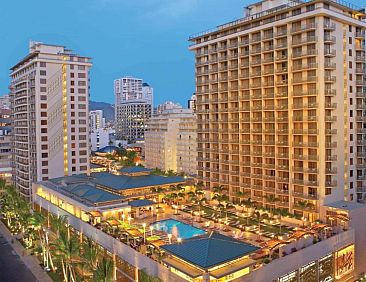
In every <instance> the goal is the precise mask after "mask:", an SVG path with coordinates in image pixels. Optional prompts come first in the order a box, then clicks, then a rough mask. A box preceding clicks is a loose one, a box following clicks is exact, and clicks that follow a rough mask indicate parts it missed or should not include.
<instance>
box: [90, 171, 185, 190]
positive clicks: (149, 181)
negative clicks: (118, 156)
mask: <svg viewBox="0 0 366 282" xmlns="http://www.w3.org/2000/svg"><path fill="white" fill-rule="evenodd" d="M91 176H92V177H93V179H91V181H92V182H93V183H95V184H98V185H101V186H105V187H109V188H111V189H114V190H118V191H121V190H127V189H134V188H144V187H150V186H159V185H169V184H178V183H183V182H185V179H184V178H183V177H180V176H171V177H166V176H160V175H153V174H149V175H140V176H127V175H115V174H111V173H108V172H98V173H92V174H91Z"/></svg>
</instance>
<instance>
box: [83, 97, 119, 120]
mask: <svg viewBox="0 0 366 282" xmlns="http://www.w3.org/2000/svg"><path fill="white" fill-rule="evenodd" d="M89 110H90V111H95V110H103V117H104V118H105V120H106V121H114V105H113V104H109V103H105V102H95V101H90V102H89Z"/></svg>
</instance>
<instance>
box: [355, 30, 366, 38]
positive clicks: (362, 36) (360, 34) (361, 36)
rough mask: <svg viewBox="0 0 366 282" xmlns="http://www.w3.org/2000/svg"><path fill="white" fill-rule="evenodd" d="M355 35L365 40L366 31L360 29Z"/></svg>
mask: <svg viewBox="0 0 366 282" xmlns="http://www.w3.org/2000/svg"><path fill="white" fill-rule="evenodd" d="M355 37H356V38H357V39H361V40H365V32H364V31H358V32H356V34H355Z"/></svg>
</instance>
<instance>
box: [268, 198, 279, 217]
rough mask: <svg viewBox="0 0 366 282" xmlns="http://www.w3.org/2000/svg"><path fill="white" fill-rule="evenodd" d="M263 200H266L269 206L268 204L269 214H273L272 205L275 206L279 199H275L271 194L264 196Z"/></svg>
mask: <svg viewBox="0 0 366 282" xmlns="http://www.w3.org/2000/svg"><path fill="white" fill-rule="evenodd" d="M264 198H265V199H266V201H267V203H269V204H270V207H269V212H270V213H271V214H273V209H274V207H273V206H274V204H275V203H276V202H278V201H279V199H278V198H276V197H275V195H273V194H269V195H266V196H265V197H264Z"/></svg>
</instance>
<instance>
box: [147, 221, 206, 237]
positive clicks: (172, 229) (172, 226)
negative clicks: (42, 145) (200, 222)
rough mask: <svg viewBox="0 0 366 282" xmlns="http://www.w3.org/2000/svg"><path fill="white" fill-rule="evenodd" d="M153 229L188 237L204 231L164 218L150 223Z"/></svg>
mask: <svg viewBox="0 0 366 282" xmlns="http://www.w3.org/2000/svg"><path fill="white" fill-rule="evenodd" d="M151 226H153V227H154V229H155V230H159V231H164V232H166V233H168V234H169V233H170V234H173V236H175V237H176V238H182V239H188V238H192V237H195V236H198V235H202V234H205V233H206V231H205V230H202V229H200V228H197V227H194V226H192V225H189V224H186V223H183V222H181V221H178V220H175V219H166V220H162V221H157V222H154V223H153V224H151Z"/></svg>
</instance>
